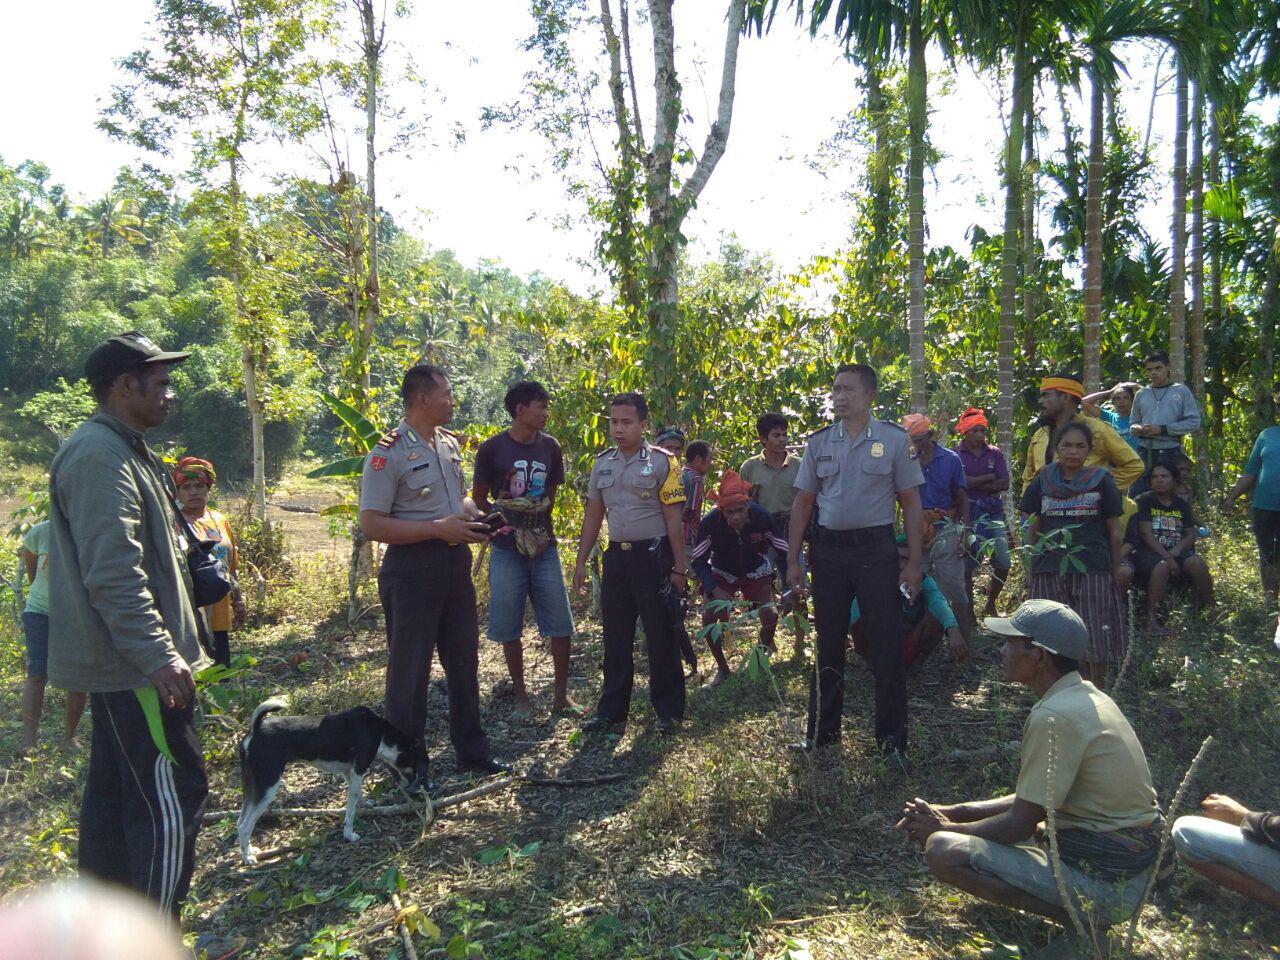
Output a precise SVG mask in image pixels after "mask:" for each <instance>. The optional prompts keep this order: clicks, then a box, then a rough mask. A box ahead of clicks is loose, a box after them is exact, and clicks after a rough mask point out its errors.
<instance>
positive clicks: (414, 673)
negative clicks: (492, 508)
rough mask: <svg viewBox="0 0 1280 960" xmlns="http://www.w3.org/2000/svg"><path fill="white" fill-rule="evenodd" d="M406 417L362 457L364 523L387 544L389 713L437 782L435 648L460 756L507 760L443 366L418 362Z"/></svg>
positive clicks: (480, 765)
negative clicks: (429, 723)
mask: <svg viewBox="0 0 1280 960" xmlns="http://www.w3.org/2000/svg"><path fill="white" fill-rule="evenodd" d="M400 396H401V398H402V399H403V401H404V419H402V420H401V421H400V423H399V425H397V427H396V428H395V429H394V430H392V431H390V432H389V433H388V434H387V435H386V436H384V437H383V438H382V439H381V440H379V441H378V443H377V445H375V446H374V448H373V450H371V451H370V452H369V455H368V457H366V458H365V463H364V474H363V477H362V479H361V484H360V529H361V531H363V533H364V535H365V536H366V537H367V538H369V539H370V540H376V541H379V542H381V543H385V544H388V547H387V553H386V556H385V557H384V558H383V561H382V569H381V570H380V571H379V573H378V594H379V596H380V598H381V600H382V609H383V612H384V614H385V615H386V618H387V644H388V648H389V650H388V656H387V683H386V694H385V703H384V705H385V709H386V717H387V721H388V722H389V723H391V724H392V725H393V726H394V727H396V728H397V729H398V730H400V731H401V732H402V733H404V734H405V735H407V736H408V737H410V738H412V740H413V742H414V743H415V745H416V748H417V752H418V757H417V768H418V775H417V779H416V781H415V783H414V787H415V788H417V789H426V790H428V791H429V790H430V789H431V784H430V776H429V771H430V768H429V765H428V760H427V753H426V747H425V744H424V742H423V735H424V727H425V725H426V718H427V690H428V686H429V682H430V679H431V658H432V655H433V653H434V652H435V651H436V650H439V652H440V662H441V664H442V665H443V666H444V672H445V678H446V681H447V685H448V689H449V738H450V740H452V741H453V749H454V752H455V753H456V754H457V758H458V765H459V766H460V767H461V768H462V769H464V770H470V771H474V772H477V773H501V772H505V771H507V770H509V769H510V767H509V766H508V765H507V764H504V763H500V762H499V761H497V760H494V759H493V756H492V754H491V753H490V751H489V740H488V737H486V736H485V732H484V729H483V727H481V725H480V685H479V681H478V679H477V670H478V666H479V664H478V654H479V643H480V632H479V625H478V623H477V619H476V593H475V588H474V586H473V585H472V583H471V550H470V549H469V547H468V544H471V543H483V542H485V541H486V540H488V539H489V530H488V527H487V526H486V525H485V524H483V523H480V522H479V520H478V518H479V516H480V513H479V511H478V510H476V507H475V504H474V503H472V501H471V498H470V497H468V496H466V490H467V484H466V481H465V479H464V478H463V475H462V451H461V449H460V447H459V446H458V440H457V437H456V436H455V435H454V434H452V433H450V432H449V431H448V430H445V429H443V428H444V425H445V424H446V423H448V422H449V420H450V419H451V418H452V417H453V388H452V386H451V385H450V383H449V378H448V376H447V375H446V374H445V372H444V371H443V370H442V369H440V368H439V367H435V366H430V365H427V364H419V365H418V366H415V367H411V368H410V369H409V371H408V372H407V373H405V375H404V381H403V382H402V384H401V387H400Z"/></svg>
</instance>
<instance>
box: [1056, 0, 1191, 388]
mask: <svg viewBox="0 0 1280 960" xmlns="http://www.w3.org/2000/svg"><path fill="white" fill-rule="evenodd" d="M1083 13H1084V17H1083V19H1082V20H1081V21H1080V22H1079V23H1078V24H1077V30H1078V36H1079V38H1080V42H1081V45H1082V46H1083V59H1084V61H1085V70H1086V72H1087V73H1088V75H1089V81H1090V87H1091V91H1090V93H1091V96H1090V103H1089V171H1088V185H1087V187H1086V190H1085V230H1084V234H1085V245H1084V246H1085V254H1084V263H1085V267H1084V382H1085V390H1086V391H1087V392H1089V393H1092V392H1093V391H1095V390H1097V389H1099V387H1100V386H1101V380H1102V362H1101V360H1102V194H1103V165H1104V159H1105V155H1106V126H1105V124H1104V123H1103V114H1104V110H1103V107H1104V104H1105V100H1106V96H1107V95H1108V94H1109V93H1114V92H1115V87H1116V82H1117V81H1118V80H1119V77H1120V75H1121V74H1122V73H1125V72H1126V71H1125V70H1124V66H1123V64H1122V63H1121V62H1120V60H1119V59H1118V58H1117V56H1116V52H1115V51H1116V47H1118V46H1119V45H1120V44H1122V43H1125V42H1127V41H1134V40H1144V39H1147V40H1163V41H1166V42H1167V41H1171V40H1172V39H1173V36H1174V33H1175V30H1176V27H1177V14H1176V12H1175V10H1174V8H1173V6H1172V4H1171V3H1169V2H1168V0H1110V2H1105V0H1103V2H1099V3H1096V4H1090V5H1089V6H1087V7H1086V8H1085V9H1084V10H1083Z"/></svg>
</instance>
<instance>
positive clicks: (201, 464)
mask: <svg viewBox="0 0 1280 960" xmlns="http://www.w3.org/2000/svg"><path fill="white" fill-rule="evenodd" d="M217 479H218V475H217V474H216V473H214V472H213V464H212V463H210V462H209V461H208V460H201V459H200V458H199V457H183V458H182V459H181V460H179V461H178V465H177V466H176V467H175V468H174V470H173V485H174V486H175V487H180V486H182V485H183V484H184V483H186V482H187V481H188V480H203V481H204V482H205V484H206V485H207V486H210V487H212V486H213V485H214V483H215V482H216V481H217Z"/></svg>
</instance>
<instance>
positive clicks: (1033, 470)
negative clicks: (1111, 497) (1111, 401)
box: [1022, 413, 1143, 493]
mask: <svg viewBox="0 0 1280 960" xmlns="http://www.w3.org/2000/svg"><path fill="white" fill-rule="evenodd" d="M1072 419H1073V420H1074V421H1075V422H1076V423H1083V424H1085V425H1086V426H1087V427H1088V428H1089V429H1090V430H1092V431H1093V449H1092V450H1090V451H1089V456H1087V457H1086V458H1085V461H1084V465H1085V466H1086V467H1106V468H1107V469H1108V470H1110V471H1111V477H1112V479H1114V480H1115V482H1116V486H1117V487H1119V488H1120V492H1121V493H1124V492H1125V491H1126V490H1128V489H1129V487H1130V485H1131V484H1132V483H1133V481H1135V480H1137V479H1138V478H1139V477H1140V476H1142V470H1143V466H1142V458H1141V457H1140V456H1138V455H1137V454H1136V453H1135V452H1134V450H1133V448H1132V447H1131V446H1129V445H1128V444H1127V443H1125V442H1124V439H1123V438H1122V437H1121V436H1120V434H1118V433H1116V432H1115V430H1113V429H1112V428H1111V427H1110V426H1108V425H1107V424H1105V423H1103V422H1102V421H1101V420H1095V419H1094V418H1093V417H1086V416H1085V415H1084V414H1083V413H1077V414H1076V415H1075V416H1074V417H1072ZM1048 449H1049V428H1048V427H1041V428H1040V429H1039V430H1037V431H1036V432H1035V433H1033V434H1032V435H1031V443H1030V444H1029V445H1028V446H1027V462H1026V464H1025V465H1024V466H1023V468H1022V482H1023V483H1024V484H1026V483H1030V482H1031V481H1032V480H1034V479H1035V475H1036V474H1037V473H1039V472H1040V471H1041V470H1043V469H1044V465H1045V463H1046V460H1045V453H1046V452H1047V451H1048Z"/></svg>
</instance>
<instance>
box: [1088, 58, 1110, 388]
mask: <svg viewBox="0 0 1280 960" xmlns="http://www.w3.org/2000/svg"><path fill="white" fill-rule="evenodd" d="M1090 79H1091V81H1092V84H1093V91H1092V96H1091V97H1090V104H1089V105H1090V110H1089V184H1088V187H1087V188H1086V190H1085V215H1084V224H1085V226H1084V392H1085V393H1093V392H1094V391H1095V390H1098V389H1100V388H1101V383H1102V178H1103V157H1104V149H1103V141H1104V140H1105V139H1106V131H1105V129H1104V127H1103V123H1102V106H1103V87H1102V80H1101V79H1100V78H1099V77H1098V76H1097V74H1096V73H1095V74H1093V75H1092V76H1091V78H1090Z"/></svg>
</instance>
